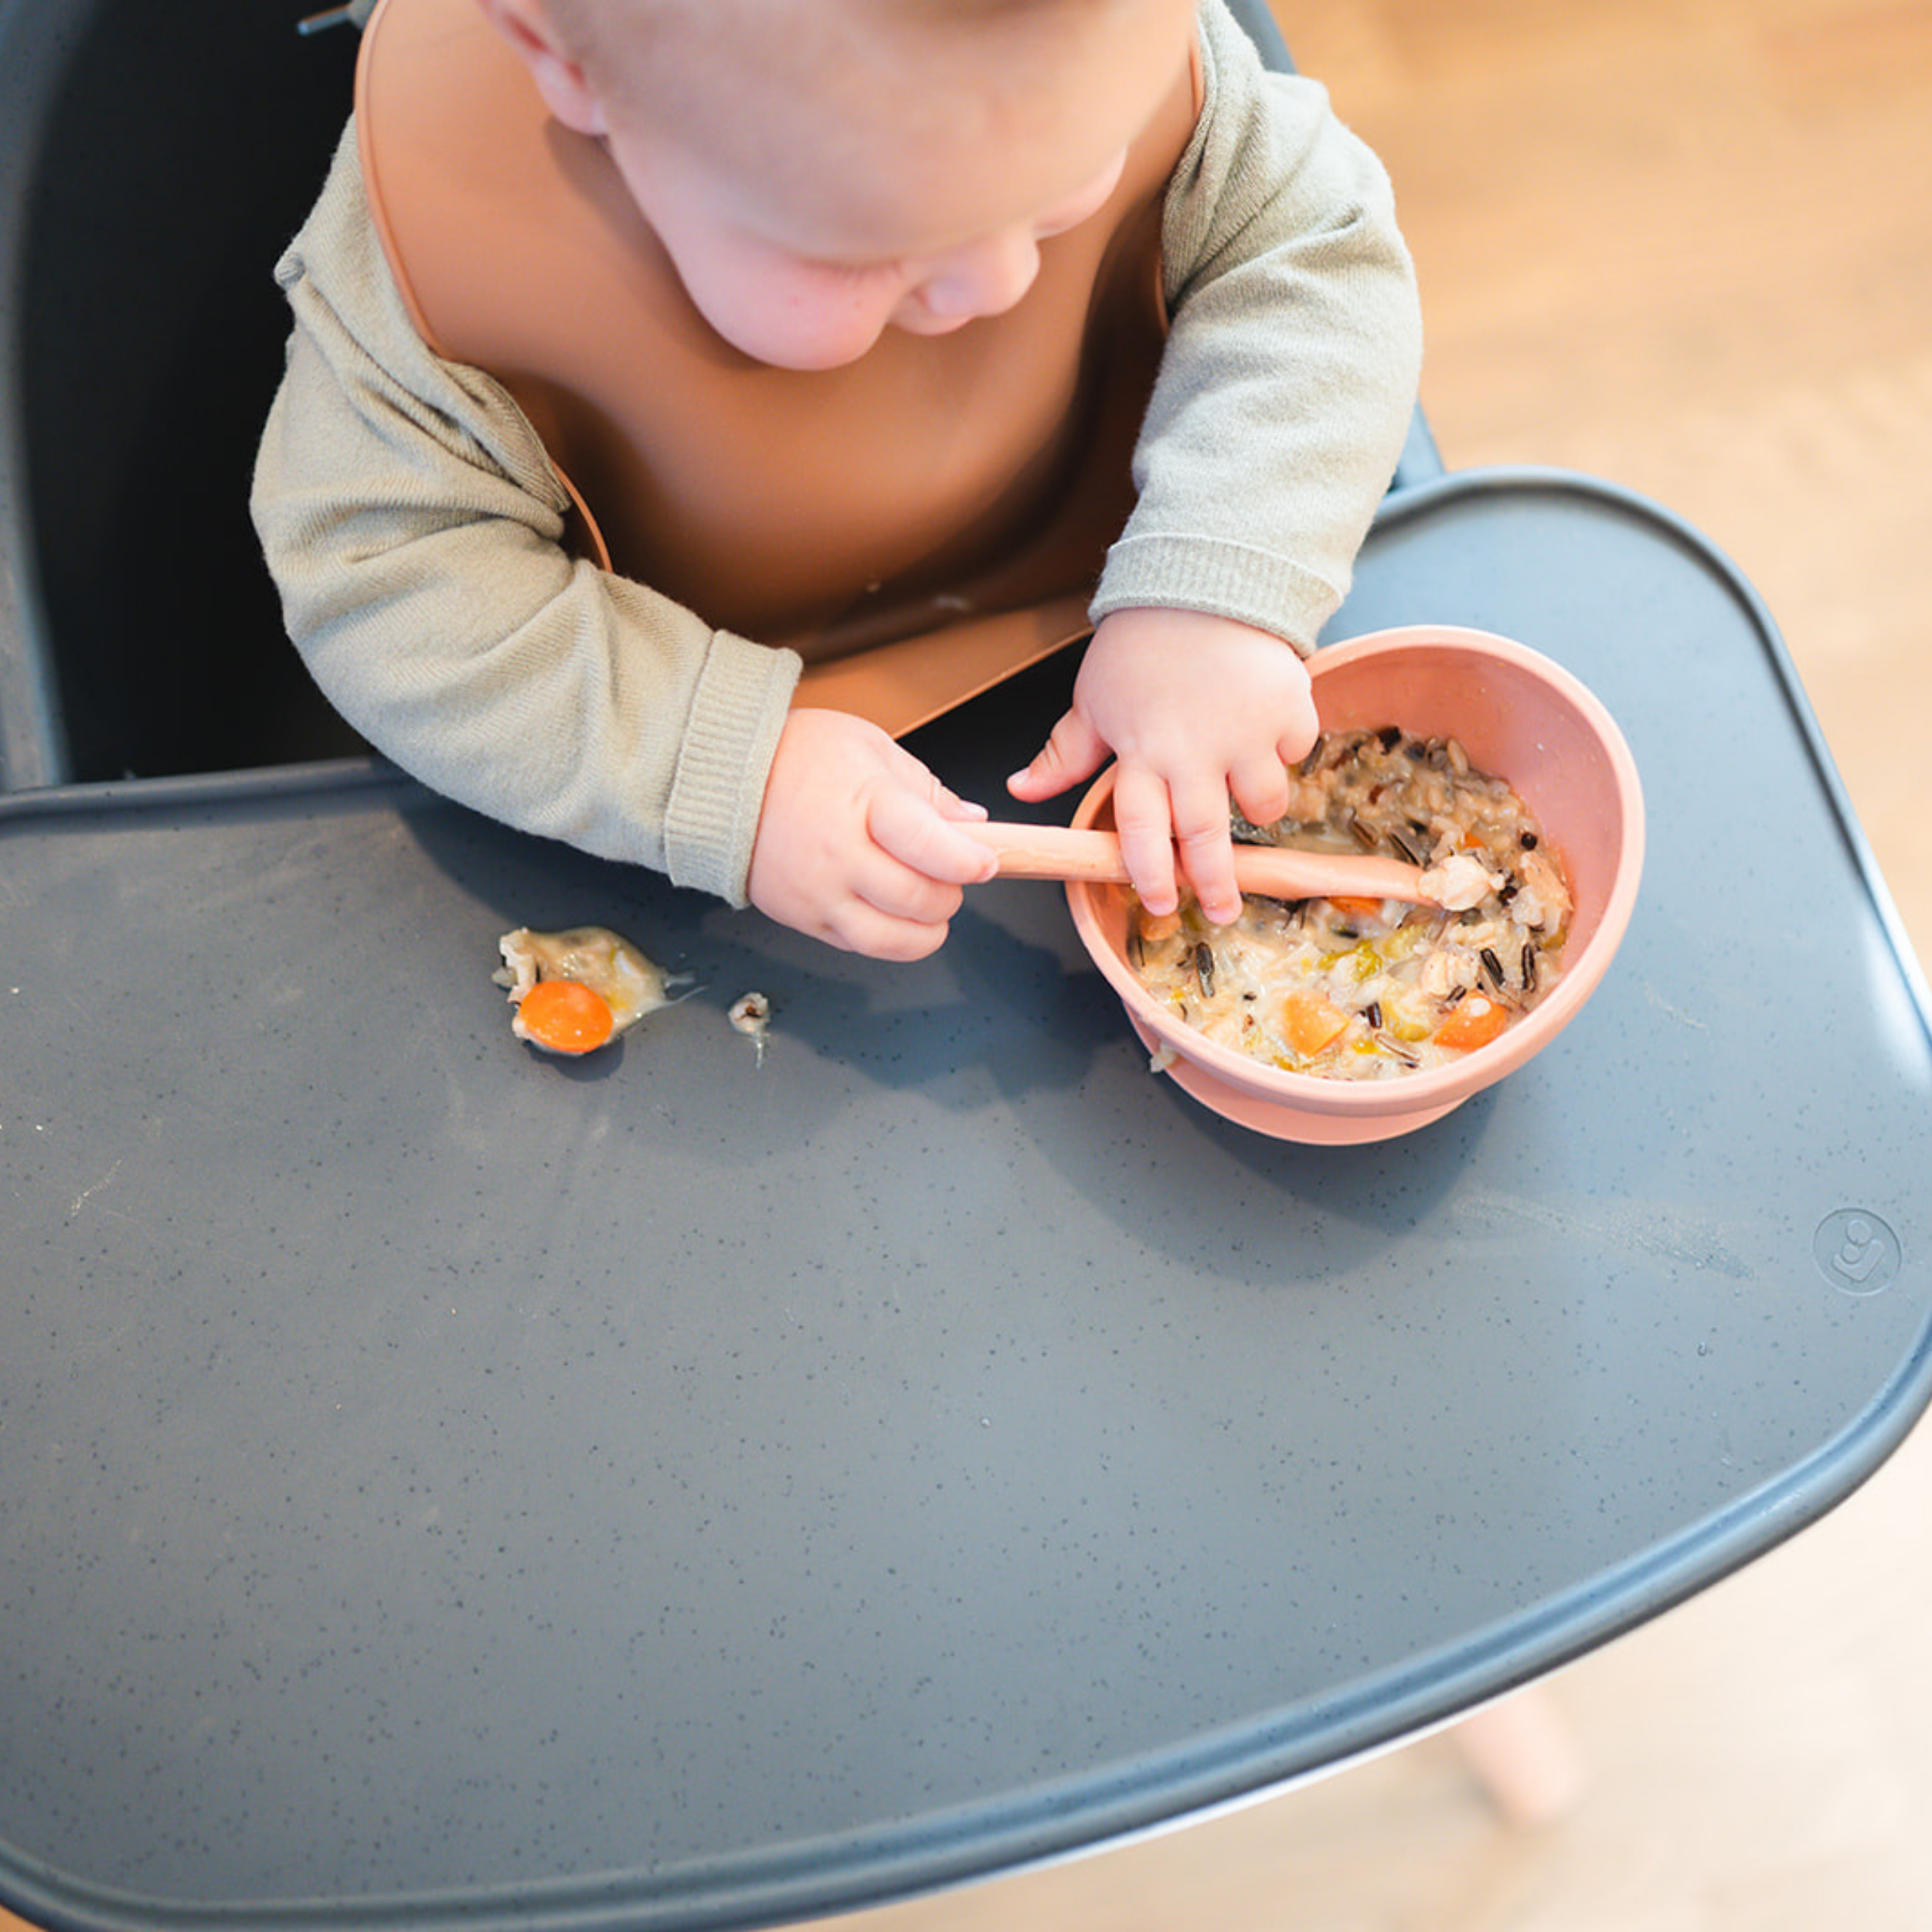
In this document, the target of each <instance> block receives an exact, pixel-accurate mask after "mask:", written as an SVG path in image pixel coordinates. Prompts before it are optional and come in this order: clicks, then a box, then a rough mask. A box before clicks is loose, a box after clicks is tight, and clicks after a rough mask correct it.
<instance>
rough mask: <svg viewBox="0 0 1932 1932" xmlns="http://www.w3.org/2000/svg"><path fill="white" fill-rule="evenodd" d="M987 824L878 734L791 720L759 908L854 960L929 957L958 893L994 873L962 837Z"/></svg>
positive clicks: (768, 821)
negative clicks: (974, 824) (969, 825)
mask: <svg viewBox="0 0 1932 1932" xmlns="http://www.w3.org/2000/svg"><path fill="white" fill-rule="evenodd" d="M985 816H986V812H985V808H984V807H983V806H980V805H971V804H967V803H966V801H964V799H962V798H957V797H955V796H954V794H953V793H951V792H950V791H947V789H946V787H944V785H942V784H940V782H939V781H938V780H937V778H935V777H934V776H933V774H931V773H930V771H928V770H927V769H926V767H924V766H923V765H922V764H920V762H919V760H917V758H915V757H913V755H912V753H910V752H909V751H906V750H902V749H901V748H900V747H899V746H898V745H897V744H896V743H893V740H891V739H890V738H889V737H888V736H886V733H884V732H883V731H881V730H879V727H878V726H876V725H872V724H868V723H866V721H865V720H864V719H862V718H854V717H849V716H847V715H846V714H845V713H843V712H839V711H794V713H792V714H791V716H790V717H789V718H788V719H786V721H785V728H784V732H783V733H782V734H781V736H780V737H779V740H778V750H777V756H776V757H774V759H773V760H772V764H771V776H770V778H769V779H768V780H767V781H766V784H765V801H764V810H763V811H762V813H761V814H760V818H759V821H758V836H757V841H756V842H755V843H754V844H753V846H752V849H751V872H750V881H749V888H748V889H749V891H750V897H751V903H753V905H754V906H757V908H758V910H760V912H762V913H765V914H767V917H770V918H773V919H775V920H777V921H778V922H779V923H780V924H781V925H785V926H790V927H793V928H794V930H797V931H798V932H801V933H805V934H809V935H810V936H811V937H812V938H814V939H822V940H825V941H826V942H827V943H828V944H831V945H834V946H838V947H842V948H843V949H844V950H845V951H847V952H853V953H866V954H869V955H870V956H871V957H872V958H874V959H896V960H910V959H923V958H924V957H925V956H926V955H927V954H928V953H930V952H933V951H937V948H938V947H940V945H941V944H943V943H944V940H945V937H946V927H947V922H948V921H949V920H951V917H952V916H953V914H954V913H956V912H957V911H958V910H959V907H960V902H961V899H962V898H963V897H964V894H963V893H961V887H962V886H971V885H977V884H978V883H980V882H981V880H983V879H990V878H992V876H993V874H994V873H995V871H997V870H998V865H999V861H998V858H997V857H996V856H995V854H994V853H993V852H992V849H990V848H989V847H988V846H986V845H982V844H981V842H979V841H978V839H976V838H973V837H972V836H971V835H970V834H968V833H966V832H962V831H961V830H960V829H959V821H962V820H970V819H979V818H985Z"/></svg>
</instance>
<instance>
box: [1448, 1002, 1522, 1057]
mask: <svg viewBox="0 0 1932 1932" xmlns="http://www.w3.org/2000/svg"><path fill="white" fill-rule="evenodd" d="M1508 1025H1509V1014H1508V1013H1507V1012H1505V1010H1504V1009H1502V1007H1500V1006H1498V1005H1497V1004H1496V1002H1495V1001H1494V1000H1492V999H1485V998H1484V997H1483V996H1482V995H1481V994H1480V993H1472V994H1471V995H1470V996H1469V997H1468V998H1467V999H1465V1000H1464V1001H1463V1002H1462V1003H1461V1005H1459V1006H1458V1007H1457V1008H1456V1009H1455V1011H1454V1012H1452V1013H1451V1015H1449V1017H1448V1018H1447V1019H1446V1020H1444V1022H1442V1024H1441V1025H1440V1026H1438V1027H1437V1029H1436V1044H1437V1046H1446V1047H1447V1048H1448V1049H1450V1051H1451V1053H1469V1052H1471V1050H1472V1049H1475V1048H1476V1047H1478V1046H1488V1044H1489V1043H1490V1042H1491V1041H1492V1039H1495V1037H1496V1036H1497V1035H1498V1033H1500V1032H1502V1029H1504V1028H1505V1026H1508Z"/></svg>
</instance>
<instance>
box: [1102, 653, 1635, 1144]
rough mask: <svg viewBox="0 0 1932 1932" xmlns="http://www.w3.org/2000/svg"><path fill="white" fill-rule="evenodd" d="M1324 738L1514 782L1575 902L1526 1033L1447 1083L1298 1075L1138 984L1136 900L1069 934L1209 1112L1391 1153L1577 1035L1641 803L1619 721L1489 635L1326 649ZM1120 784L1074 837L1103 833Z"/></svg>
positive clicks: (1612, 924)
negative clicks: (1208, 1031) (1392, 733)
mask: <svg viewBox="0 0 1932 1932" xmlns="http://www.w3.org/2000/svg"><path fill="white" fill-rule="evenodd" d="M1308 668H1309V671H1310V672H1311V675H1312V676H1313V679H1314V681H1315V708H1316V709H1317V711H1318V713H1319V715H1320V716H1321V723H1322V727H1323V729H1324V730H1329V731H1344V730H1350V729H1352V728H1362V727H1367V728H1370V729H1373V728H1376V727H1379V726H1383V725H1386V724H1397V725H1400V726H1402V727H1403V729H1404V730H1407V731H1410V732H1413V733H1417V734H1419V735H1422V736H1430V737H1454V738H1456V739H1458V740H1461V743H1462V744H1463V746H1464V748H1465V749H1466V750H1468V753H1469V756H1470V759H1471V762H1472V763H1474V764H1476V765H1477V766H1478V767H1480V768H1481V769H1482V770H1485V771H1490V772H1494V773H1495V774H1497V775H1498V776H1499V777H1503V778H1505V779H1507V780H1508V781H1509V783H1510V784H1512V785H1513V786H1514V787H1515V789H1516V791H1518V793H1519V794H1521V796H1522V799H1523V801H1524V802H1525V803H1526V804H1527V805H1528V806H1529V808H1530V810H1531V811H1532V812H1534V813H1535V814H1536V817H1537V818H1539V820H1540V821H1542V824H1543V832H1544V835H1545V836H1546V838H1548V839H1549V842H1550V843H1551V844H1552V845H1553V846H1554V847H1555V848H1556V851H1557V852H1558V853H1559V854H1560V855H1561V858H1562V859H1563V865H1564V867H1565V869H1566V871H1567V872H1568V874H1569V877H1570V890H1571V893H1572V896H1573V899H1574V900H1575V910H1574V912H1573V915H1572V917H1571V923H1570V935H1569V938H1568V940H1567V941H1566V945H1565V947H1564V966H1563V978H1561V979H1560V981H1558V982H1557V984H1556V988H1554V990H1553V992H1551V993H1550V994H1549V996H1548V997H1547V998H1546V999H1545V1000H1544V1001H1543V1003H1542V1004H1541V1005H1539V1006H1537V1007H1536V1009H1534V1010H1533V1011H1532V1012H1530V1013H1529V1015H1527V1017H1526V1018H1525V1019H1522V1021H1521V1022H1519V1023H1518V1024H1517V1025H1516V1026H1512V1028H1510V1029H1509V1031H1508V1032H1505V1033H1504V1034H1502V1036H1500V1037H1499V1038H1498V1039H1496V1040H1495V1041H1494V1042H1492V1043H1491V1044H1490V1045H1489V1046H1482V1047H1478V1048H1477V1049H1476V1050H1475V1052H1474V1053H1469V1054H1468V1055H1466V1056H1464V1058H1463V1059H1461V1060H1459V1061H1458V1062H1457V1063H1456V1064H1454V1066H1443V1067H1437V1068H1434V1069H1432V1070H1430V1071H1427V1072H1424V1073H1414V1074H1409V1075H1405V1076H1403V1077H1399V1078H1396V1079H1393V1080H1320V1079H1318V1078H1316V1077H1315V1076H1313V1075H1312V1074H1308V1073H1286V1072H1284V1071H1282V1070H1280V1069H1278V1068H1276V1067H1274V1066H1268V1065H1267V1064H1265V1063H1263V1062H1261V1061H1260V1060H1250V1059H1249V1058H1248V1057H1247V1055H1245V1054H1243V1053H1236V1052H1235V1051H1233V1049H1231V1048H1229V1047H1225V1046H1218V1045H1217V1044H1216V1043H1214V1042H1213V1041H1212V1040H1210V1039H1207V1038H1206V1036H1204V1035H1202V1034H1200V1033H1198V1032H1196V1031H1195V1030H1194V1029H1193V1028H1192V1027H1191V1026H1188V1025H1186V1024H1185V1022H1183V1021H1182V1020H1181V1019H1180V1018H1179V1015H1176V1014H1175V1012H1174V1011H1173V1009H1172V1008H1171V1007H1169V1006H1168V1005H1166V1004H1165V1002H1161V1001H1157V1000H1156V999H1155V998H1153V996H1152V995H1151V994H1149V992H1148V990H1147V988H1145V986H1143V985H1141V981H1140V978H1139V976H1138V975H1137V974H1136V973H1135V971H1134V968H1133V967H1132V966H1131V964H1128V957H1127V938H1128V926H1129V923H1130V920H1131V917H1132V913H1133V908H1134V896H1133V894H1132V893H1131V892H1130V891H1129V890H1128V888H1127V887H1125V886H1104V885H1092V884H1087V883H1073V884H1071V885H1070V886H1068V887H1067V888H1066V897H1067V903H1068V904H1069V906H1070V907H1071V909H1072V910H1073V923H1074V926H1075V927H1076V928H1077V930H1078V931H1079V933H1080V938H1081V940H1082V941H1083V943H1084V944H1085V945H1086V947H1087V951H1089V952H1090V954H1092V955H1093V957H1094V964H1096V965H1097V966H1098V967H1099V968H1100V971H1101V972H1102V973H1103V974H1104V975H1105V976H1106V978H1107V981H1108V983H1109V984H1110V985H1111V986H1112V987H1113V988H1114V992H1117V994H1118V995H1120V998H1121V1004H1122V1005H1124V1006H1125V1007H1126V1009H1127V1015H1128V1019H1129V1020H1131V1022H1132V1023H1133V1026H1134V1031H1135V1032H1138V1034H1139V1035H1140V1036H1141V1039H1142V1041H1143V1042H1145V1043H1146V1045H1147V1046H1148V1049H1149V1050H1150V1052H1152V1051H1155V1049H1158V1048H1161V1047H1166V1048H1168V1049H1171V1050H1172V1053H1173V1054H1175V1056H1178V1057H1176V1058H1175V1059H1174V1060H1172V1063H1171V1064H1170V1065H1169V1066H1168V1070H1167V1071H1168V1074H1169V1076H1170V1077H1172V1079H1173V1080H1174V1081H1175V1083H1176V1084H1177V1085H1179V1087H1182V1089H1184V1090H1185V1091H1186V1092H1187V1093H1189V1094H1192V1096H1193V1097H1194V1098H1195V1099H1196V1100H1199V1102H1200V1103H1201V1104H1202V1106H1204V1107H1209V1108H1211V1109H1212V1110H1213V1111H1214V1112H1216V1113H1217V1114H1221V1115H1223V1117H1225V1118H1226V1119H1228V1120H1230V1121H1235V1122H1236V1124H1239V1125H1240V1126H1243V1127H1247V1128H1253V1129H1254V1130H1255V1131H1257V1133H1262V1134H1273V1135H1274V1136H1275V1137H1276V1138H1278V1139H1281V1140H1289V1141H1306V1142H1310V1143H1313V1144H1316V1145H1338V1144H1342V1143H1345V1142H1351V1141H1383V1140H1390V1139H1393V1138H1395V1137H1396V1135H1397V1134H1406V1133H1410V1132H1411V1131H1413V1130H1414V1129H1415V1128H1419V1127H1423V1126H1426V1125H1427V1124H1428V1123H1429V1122H1430V1121H1435V1120H1440V1118H1441V1117H1442V1116H1443V1115H1444V1114H1447V1113H1448V1112H1450V1111H1451V1110H1452V1109H1453V1108H1454V1107H1459V1106H1460V1105H1461V1104H1462V1103H1463V1102H1464V1100H1467V1099H1468V1097H1469V1096H1470V1095H1471V1094H1475V1093H1479V1092H1480V1091H1481V1090H1482V1089H1483V1088H1484V1087H1488V1086H1490V1085H1492V1084H1493V1083H1495V1081H1497V1080H1501V1079H1502V1077H1504V1076H1505V1074H1507V1073H1513V1072H1514V1071H1515V1069H1516V1068H1518V1067H1519V1066H1522V1064H1523V1063H1524V1062H1525V1061H1526V1060H1530V1059H1532V1058H1533V1057H1534V1056H1536V1054H1538V1053H1541V1052H1542V1051H1543V1049H1544V1048H1545V1047H1546V1046H1548V1045H1549V1043H1550V1042H1551V1041H1552V1040H1553V1039H1555V1038H1556V1036H1557V1035H1558V1034H1559V1033H1560V1032H1562V1031H1563V1029H1564V1028H1565V1027H1566V1026H1568V1025H1569V1024H1570V1021H1571V1020H1573V1019H1575V1018H1576V1016H1577V1013H1578V1012H1580V1010H1581V1009H1582V1008H1583V1002H1585V1001H1586V1000H1587V999H1588V998H1590V995H1591V993H1592V992H1594V991H1595V990H1596V988H1597V984H1598V982H1599V981H1600V980H1601V979H1602V978H1603V976H1604V971H1605V970H1606V969H1607V968H1608V966H1609V964H1610V962H1611V959H1612V957H1614V955H1615V954H1616V951H1617V946H1618V945H1619V944H1620V943H1621V940H1622V939H1623V937H1624V929H1625V928H1626V927H1628V925H1629V923H1630V916H1631V910H1632V908H1633V907H1634V905H1635V903H1636V899H1637V885H1638V877H1639V876H1640V875H1641V872H1642V870H1643V862H1644V799H1643V789H1642V787H1641V784H1639V782H1638V776H1637V767H1636V764H1635V762H1634V760H1633V759H1632V758H1631V755H1630V747H1628V745H1627V744H1626V743H1624V736H1623V733H1621V731H1620V730H1618V729H1617V724H1616V721H1615V720H1614V719H1613V718H1612V717H1611V715H1610V713H1608V712H1607V710H1605V709H1604V706H1603V705H1602V704H1601V703H1600V702H1599V701H1598V699H1597V698H1596V697H1595V696H1594V695H1593V694H1592V693H1591V692H1590V691H1589V690H1588V689H1587V688H1586V687H1585V686H1584V685H1583V684H1582V683H1580V682H1579V681H1578V680H1577V679H1576V678H1575V677H1573V676H1572V675H1571V674H1570V672H1567V671H1566V670H1564V669H1563V667H1562V666H1561V665H1557V664H1554V663H1553V662H1551V661H1550V660H1549V658H1546V657H1544V656H1543V655H1542V654H1541V653H1540V652H1539V651H1532V650H1531V649H1529V647H1528V646H1527V645H1520V644H1515V643H1512V641H1510V640H1509V639H1508V638H1498V637H1492V636H1491V635H1490V634H1488V633H1487V632H1486V631H1469V630H1460V629H1457V628H1453V627H1450V626H1447V625H1439V624H1410V625H1406V626H1404V627H1403V628H1401V629H1400V630H1395V631H1377V632H1376V633H1375V634H1373V635H1372V636H1369V637H1362V638H1352V639H1351V640H1350V641H1349V642H1347V643H1345V644H1337V645H1329V646H1328V647H1327V648H1325V649H1323V650H1321V651H1317V652H1316V653H1315V656H1314V657H1313V658H1311V659H1310V660H1309V665H1308ZM1113 821H1114V774H1113V773H1112V771H1111V770H1108V771H1107V772H1104V773H1103V774H1101V776H1100V779H1099V780H1098V781H1097V782H1096V784H1094V787H1093V789H1092V790H1091V791H1089V792H1088V793H1087V796H1086V797H1085V798H1083V800H1082V801H1081V802H1080V810H1079V811H1078V812H1077V813H1076V814H1075V815H1074V820H1073V822H1074V823H1075V824H1076V825H1082V826H1091V825H1100V826H1111V825H1112V824H1113Z"/></svg>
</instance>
